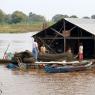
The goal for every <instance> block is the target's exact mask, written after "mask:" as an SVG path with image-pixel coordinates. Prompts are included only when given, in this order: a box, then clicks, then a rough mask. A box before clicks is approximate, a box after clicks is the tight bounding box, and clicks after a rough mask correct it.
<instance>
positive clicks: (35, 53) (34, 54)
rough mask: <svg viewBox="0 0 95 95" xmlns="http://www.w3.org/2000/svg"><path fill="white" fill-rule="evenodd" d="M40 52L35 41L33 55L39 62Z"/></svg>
mask: <svg viewBox="0 0 95 95" xmlns="http://www.w3.org/2000/svg"><path fill="white" fill-rule="evenodd" d="M38 52H39V50H38V43H37V42H35V41H34V42H33V51H32V55H33V57H34V58H35V60H36V61H37V59H38Z"/></svg>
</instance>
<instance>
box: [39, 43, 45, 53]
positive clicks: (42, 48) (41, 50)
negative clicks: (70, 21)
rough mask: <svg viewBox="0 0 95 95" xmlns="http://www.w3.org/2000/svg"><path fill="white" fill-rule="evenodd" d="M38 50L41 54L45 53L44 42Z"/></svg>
mask: <svg viewBox="0 0 95 95" xmlns="http://www.w3.org/2000/svg"><path fill="white" fill-rule="evenodd" d="M40 52H41V54H45V53H46V47H45V45H44V44H43V45H42V46H41V47H40Z"/></svg>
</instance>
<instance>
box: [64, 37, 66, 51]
mask: <svg viewBox="0 0 95 95" xmlns="http://www.w3.org/2000/svg"><path fill="white" fill-rule="evenodd" d="M65 50H66V39H65V37H64V53H65Z"/></svg>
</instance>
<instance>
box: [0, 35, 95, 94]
mask: <svg viewBox="0 0 95 95" xmlns="http://www.w3.org/2000/svg"><path fill="white" fill-rule="evenodd" d="M8 39H9V41H8ZM26 39H27V40H26ZM25 42H26V43H25ZM27 42H28V44H27ZM9 43H11V45H10V47H9V49H8V52H10V51H12V52H14V51H18V50H19V51H20V50H24V49H30V50H31V46H32V45H31V44H30V43H31V39H28V38H27V37H26V36H25V35H23V37H22V36H21V35H14V34H13V35H12V36H10V35H9V34H7V35H4V34H0V55H3V53H4V51H5V50H6V48H7V46H8V44H9ZM0 58H1V57H0ZM0 89H1V90H2V94H1V95H95V70H92V71H83V72H73V73H57V74H47V73H45V72H44V71H43V70H31V71H26V72H25V71H19V70H15V71H12V70H9V69H7V68H6V67H5V66H4V65H0Z"/></svg>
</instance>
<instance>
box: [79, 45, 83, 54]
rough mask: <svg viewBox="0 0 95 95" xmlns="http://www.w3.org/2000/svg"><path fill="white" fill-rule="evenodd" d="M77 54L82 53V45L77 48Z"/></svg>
mask: <svg viewBox="0 0 95 95" xmlns="http://www.w3.org/2000/svg"><path fill="white" fill-rule="evenodd" d="M79 53H83V45H80V46H79Z"/></svg>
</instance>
